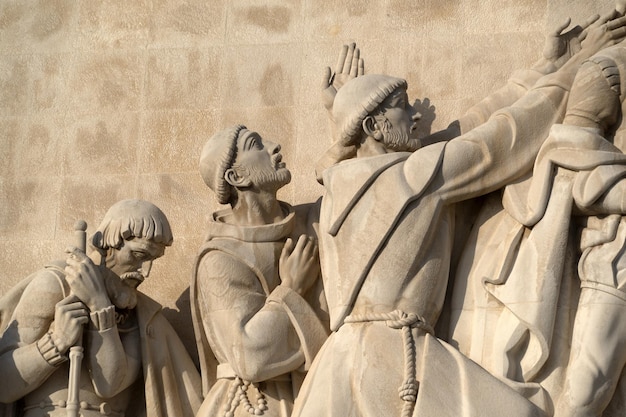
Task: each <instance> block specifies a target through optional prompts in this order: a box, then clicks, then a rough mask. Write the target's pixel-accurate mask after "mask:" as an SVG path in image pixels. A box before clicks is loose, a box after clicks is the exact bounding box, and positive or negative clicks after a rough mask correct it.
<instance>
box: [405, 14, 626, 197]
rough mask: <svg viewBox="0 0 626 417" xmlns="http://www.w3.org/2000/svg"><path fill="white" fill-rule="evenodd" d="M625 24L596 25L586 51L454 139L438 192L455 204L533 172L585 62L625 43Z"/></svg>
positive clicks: (438, 180) (414, 157) (617, 21)
mask: <svg viewBox="0 0 626 417" xmlns="http://www.w3.org/2000/svg"><path fill="white" fill-rule="evenodd" d="M625 25H626V17H619V18H616V19H613V20H609V21H608V22H607V23H604V24H602V25H599V26H594V28H592V29H590V30H589V33H588V35H587V37H586V39H585V40H584V42H583V44H582V49H581V51H580V52H579V53H578V54H576V55H575V56H574V57H573V58H572V59H570V60H569V61H568V62H567V63H565V64H564V65H563V67H562V68H561V69H560V70H559V71H557V72H556V73H553V74H550V75H547V76H545V77H543V78H542V79H541V80H540V81H538V83H537V84H536V85H535V87H533V89H532V90H530V91H529V92H528V93H527V94H526V95H525V96H524V97H522V98H521V99H520V100H518V101H517V102H516V103H515V104H514V105H513V106H511V107H508V108H506V109H504V110H503V111H501V112H498V113H496V114H495V115H494V116H493V117H491V118H490V119H489V121H488V122H487V123H484V124H482V125H481V126H479V127H477V128H475V129H473V130H472V131H470V132H468V133H467V134H465V135H463V136H461V137H459V138H456V139H454V140H452V141H450V142H449V143H448V145H447V147H446V151H445V155H444V159H443V165H442V170H441V175H440V177H439V178H436V179H435V181H434V182H433V184H432V186H433V187H436V188H437V193H438V194H439V195H440V196H441V197H442V198H443V199H444V200H447V201H450V202H454V201H459V200H464V199H467V198H472V197H476V196H478V195H482V194H484V193H487V192H490V191H493V190H495V189H498V188H501V187H502V186H504V185H506V184H508V183H510V182H512V181H514V180H515V179H517V178H519V177H520V176H521V175H523V174H525V173H526V172H528V171H529V170H530V169H531V167H532V164H533V162H534V160H535V157H536V155H537V152H538V150H539V147H540V146H541V144H542V143H543V141H544V139H545V138H546V137H548V133H549V130H550V127H551V126H552V125H553V124H555V123H559V122H560V121H561V120H562V118H563V116H564V114H565V107H566V103H567V98H568V93H569V90H570V88H571V85H572V82H573V80H574V77H575V76H576V73H577V70H578V68H579V66H580V64H581V63H582V62H584V61H585V60H587V59H588V58H589V57H591V56H593V55H594V54H595V53H596V52H598V51H599V50H601V49H602V48H604V47H607V46H611V45H614V44H615V43H616V42H619V41H621V40H622V39H623V38H624V36H626V27H625ZM417 153H419V152H417ZM418 158H419V156H417V155H416V154H414V155H412V156H411V157H410V158H409V160H407V164H406V166H407V170H409V172H410V170H411V165H412V164H413V162H412V161H415V163H419V160H418ZM415 172H417V171H415ZM407 175H408V174H407Z"/></svg>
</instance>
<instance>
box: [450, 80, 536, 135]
mask: <svg viewBox="0 0 626 417" xmlns="http://www.w3.org/2000/svg"><path fill="white" fill-rule="evenodd" d="M541 76H542V74H541V73H540V72H538V71H533V70H525V71H517V72H515V73H514V74H513V76H512V77H511V78H510V79H509V80H508V81H507V83H506V84H505V85H504V86H502V87H501V88H499V89H498V90H496V91H495V92H493V93H492V94H490V95H489V96H487V97H486V98H484V99H482V100H481V101H480V102H478V103H477V104H475V105H474V106H472V107H470V109H469V110H468V111H467V112H466V113H465V114H464V115H463V116H462V117H461V118H459V124H460V126H461V134H464V133H467V132H469V131H470V130H472V129H474V128H476V127H478V126H480V125H481V124H483V123H485V122H486V121H487V120H489V117H490V116H491V115H492V114H493V113H495V112H496V111H498V110H500V109H503V108H504V107H508V106H510V105H512V104H513V103H515V102H516V101H517V100H519V99H520V98H521V97H522V96H523V95H524V94H525V93H526V92H527V91H528V90H530V89H531V88H532V86H533V85H534V84H535V83H536V82H537V80H538V79H539V78H541Z"/></svg>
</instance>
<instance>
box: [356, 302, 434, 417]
mask: <svg viewBox="0 0 626 417" xmlns="http://www.w3.org/2000/svg"><path fill="white" fill-rule="evenodd" d="M369 321H384V322H385V324H386V325H387V326H389V327H391V328H392V329H402V342H403V345H404V381H403V382H402V385H400V387H399V388H398V394H399V395H400V399H402V401H404V405H403V407H402V417H410V416H411V415H412V414H413V409H414V408H415V401H417V391H418V388H419V383H418V381H417V379H415V374H416V366H415V340H414V339H413V333H412V332H411V328H414V327H417V328H419V329H422V330H424V331H425V332H427V333H430V334H434V330H433V328H432V327H431V326H430V325H429V324H428V323H426V320H424V318H423V317H420V316H418V315H417V314H413V313H405V312H404V311H402V310H394V311H392V312H390V313H378V314H376V313H372V314H354V315H350V316H348V317H346V319H345V322H346V323H363V322H369Z"/></svg>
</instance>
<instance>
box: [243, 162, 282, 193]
mask: <svg viewBox="0 0 626 417" xmlns="http://www.w3.org/2000/svg"><path fill="white" fill-rule="evenodd" d="M282 164H283V167H278V165H275V166H266V167H262V166H252V167H249V168H248V170H247V171H248V175H249V178H250V180H251V181H252V183H253V184H255V185H256V186H257V187H258V188H259V189H262V190H267V191H278V190H279V189H280V188H282V187H284V186H285V185H287V184H289V182H290V181H291V172H289V170H288V169H287V168H286V167H285V166H284V163H282Z"/></svg>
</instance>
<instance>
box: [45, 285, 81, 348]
mask: <svg viewBox="0 0 626 417" xmlns="http://www.w3.org/2000/svg"><path fill="white" fill-rule="evenodd" d="M88 321H89V311H88V310H87V308H86V307H85V305H84V304H83V303H82V302H81V301H80V300H79V298H78V297H77V296H76V295H74V294H71V295H69V296H67V297H65V298H64V299H63V300H61V301H59V302H58V303H57V304H56V306H55V310H54V331H53V332H52V334H51V337H52V340H53V342H54V345H55V346H56V348H57V349H58V350H59V353H61V354H63V353H65V352H66V351H67V349H69V348H70V346H73V345H74V344H75V343H76V342H77V341H78V338H79V337H80V336H81V332H82V327H83V326H84V325H85V324H87V322H88Z"/></svg>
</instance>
